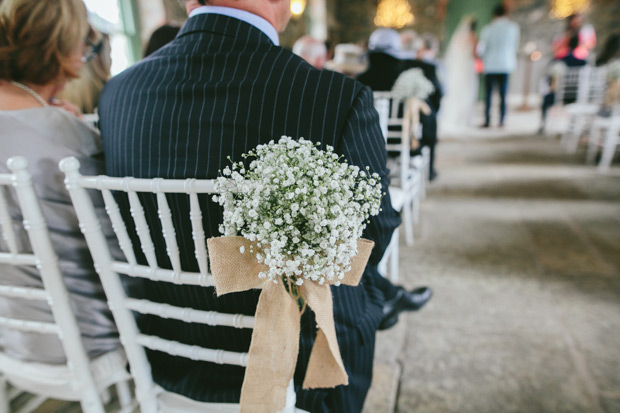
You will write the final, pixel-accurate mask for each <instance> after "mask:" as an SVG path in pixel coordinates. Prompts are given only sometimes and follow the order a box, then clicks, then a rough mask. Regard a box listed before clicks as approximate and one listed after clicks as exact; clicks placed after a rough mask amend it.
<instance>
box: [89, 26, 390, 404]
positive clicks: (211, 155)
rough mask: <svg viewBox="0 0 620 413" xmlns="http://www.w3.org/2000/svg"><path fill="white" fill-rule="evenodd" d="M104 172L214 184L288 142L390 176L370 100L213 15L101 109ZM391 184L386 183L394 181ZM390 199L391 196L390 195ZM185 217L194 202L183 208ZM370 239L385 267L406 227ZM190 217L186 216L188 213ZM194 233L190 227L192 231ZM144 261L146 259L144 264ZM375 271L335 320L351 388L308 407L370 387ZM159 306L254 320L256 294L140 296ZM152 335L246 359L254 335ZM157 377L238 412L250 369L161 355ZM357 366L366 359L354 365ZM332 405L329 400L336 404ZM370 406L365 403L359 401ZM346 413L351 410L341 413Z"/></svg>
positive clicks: (214, 217)
mask: <svg viewBox="0 0 620 413" xmlns="http://www.w3.org/2000/svg"><path fill="white" fill-rule="evenodd" d="M100 114H101V128H102V134H103V137H104V142H105V153H106V169H107V173H108V174H109V175H112V176H125V175H129V176H134V177H143V178H153V177H163V178H215V177H216V176H218V171H219V170H221V169H223V168H224V166H225V165H227V164H229V162H228V161H227V157H230V158H231V159H233V160H235V161H239V160H241V157H240V155H241V154H242V153H244V152H247V151H248V150H250V149H252V148H254V147H256V146H257V145H258V144H259V143H266V142H268V141H269V140H271V139H277V138H279V137H280V136H282V135H288V136H292V137H294V138H299V137H304V138H308V139H310V140H313V141H316V142H321V144H322V145H323V146H324V145H332V146H334V148H335V151H336V152H337V153H340V154H343V155H344V156H345V158H347V159H348V161H349V162H350V163H352V164H356V165H359V166H366V165H368V166H370V167H371V169H372V170H373V171H374V172H378V173H379V174H381V175H382V176H385V175H386V173H387V171H386V169H385V148H384V143H383V138H382V137H381V132H380V130H379V126H378V118H377V115H376V112H374V109H373V107H372V94H371V92H370V91H369V90H368V89H366V88H363V86H362V85H360V84H359V83H356V82H354V81H353V80H351V79H347V78H345V77H344V76H341V75H339V74H336V73H333V72H328V71H318V70H316V69H314V68H312V67H311V66H310V65H308V64H306V63H305V62H303V61H302V60H301V59H300V58H298V57H297V56H295V55H293V54H292V53H290V52H289V51H286V50H285V49H282V48H280V47H276V46H274V45H273V43H272V42H271V40H270V39H269V38H268V37H267V36H266V35H265V34H264V33H263V32H261V31H260V30H258V29H256V28H255V27H254V26H252V25H250V24H247V23H245V22H242V21H240V20H237V19H235V18H230V17H226V16H221V15H216V14H206V15H198V16H195V17H192V18H190V19H189V20H188V22H187V23H186V24H185V26H184V27H183V28H182V29H181V32H180V34H179V37H178V38H177V39H175V41H173V42H172V43H170V44H169V45H168V46H166V47H164V48H163V49H161V50H160V51H158V52H156V53H155V54H154V55H152V56H151V57H150V58H149V59H147V60H145V61H143V62H142V63H140V64H138V65H136V66H135V67H133V68H131V69H128V70H127V71H126V72H124V73H122V74H121V75H119V76H118V77H117V78H115V79H113V80H112V81H110V82H109V84H108V86H107V87H106V89H105V90H104V93H103V95H102V100H101V104H100ZM384 183H387V181H385V182H384ZM384 189H385V190H386V192H387V188H384ZM174 202H175V203H176V204H177V207H180V209H181V210H182V211H185V212H187V211H188V206H187V201H186V200H184V199H182V198H175V201H174ZM143 203H144V208H145V210H146V212H147V215H148V216H149V217H150V218H151V219H149V224H150V228H151V232H152V234H153V238H154V243H155V246H156V251H157V254H158V260H159V261H160V263H162V264H163V265H168V261H167V258H166V253H165V244H164V241H163V239H162V236H161V231H160V228H159V224H158V222H157V210H156V206H155V205H154V203H152V202H150V200H149V198H148V197H145V198H144V199H143ZM202 207H203V213H204V222H205V225H204V226H205V232H206V236H207V237H212V236H218V235H219V233H218V225H219V224H220V223H221V210H220V208H219V207H218V206H216V205H215V204H214V203H212V202H209V201H208V200H207V199H204V200H203V205H202ZM382 208H383V213H382V215H380V216H379V217H377V218H376V219H374V220H372V222H371V224H370V225H369V227H368V228H367V230H366V232H365V236H366V237H367V238H370V239H373V240H374V241H375V242H376V243H377V245H376V247H375V251H373V256H371V259H370V266H371V267H372V266H373V265H376V264H377V263H378V261H379V259H380V258H381V255H382V253H383V251H384V249H385V247H386V246H387V244H388V243H389V238H390V236H391V232H392V230H393V228H395V227H396V226H397V225H398V223H399V221H400V220H399V218H398V216H397V215H396V214H395V212H394V211H393V209H392V208H391V206H390V204H389V198H386V199H385V200H384V203H383V205H382ZM187 214H188V212H187ZM173 219H174V221H175V225H176V226H177V228H176V233H177V235H178V236H177V238H178V240H179V244H180V249H181V251H184V252H185V255H183V256H182V266H183V268H184V269H185V270H196V269H197V264H196V261H195V258H194V257H193V256H192V253H191V251H192V248H191V235H188V234H191V231H190V230H189V228H187V226H186V225H187V224H181V221H182V219H181V217H180V216H176V217H173ZM184 225H185V226H184ZM138 255H139V254H138ZM372 277H373V276H372V275H369V270H367V272H366V273H365V275H364V278H363V280H362V285H363V286H362V287H356V288H353V287H337V288H334V289H333V292H334V317H335V321H336V325H337V334H338V340H339V343H340V346H341V349H342V353H343V359H344V362H345V367H346V368H347V370H348V372H349V376H350V379H349V382H350V383H351V385H350V386H349V388H343V389H342V388H339V389H337V390H332V391H313V392H300V393H298V397H299V403H298V405H299V406H301V407H302V408H306V409H309V410H312V411H317V410H319V411H320V410H325V408H326V407H325V406H326V403H328V404H329V405H330V406H335V408H339V407H341V408H344V409H345V410H349V409H350V411H356V410H359V409H361V403H363V399H364V396H365V392H366V390H367V387H368V385H369V380H370V372H371V370H372V362H370V365H368V364H369V363H368V362H367V358H368V355H369V354H370V357H371V359H370V360H371V361H372V351H373V350H374V333H375V330H376V326H377V324H378V323H379V321H380V319H381V304H382V297H381V294H380V293H379V292H378V291H377V290H376V289H375V288H374V287H373V281H372ZM132 294H137V295H140V294H144V295H145V296H148V297H149V298H150V299H155V300H157V301H161V302H167V303H171V304H174V305H181V306H184V307H193V308H199V309H210V310H217V311H222V312H228V313H235V312H239V313H245V314H253V313H254V311H255V307H256V302H257V297H258V292H255V291H253V292H247V293H239V294H231V295H228V296H224V297H221V298H217V299H216V298H215V296H214V293H213V290H212V289H211V288H190V287H178V286H170V285H159V283H146V284H144V285H142V286H141V288H140V291H139V292H133V293H132ZM140 328H141V329H143V330H149V329H157V330H158V331H160V332H163V334H164V335H167V336H168V337H169V338H173V339H175V340H177V341H181V342H183V343H187V344H199V345H203V346H207V347H219V348H224V349H228V350H232V351H247V349H248V345H249V339H250V333H249V332H248V331H243V330H234V331H233V329H227V328H211V327H204V328H196V327H190V326H187V325H184V324H183V323H180V322H174V321H169V320H160V319H156V318H146V319H144V320H141V321H140ZM314 330H315V323H314V322H313V319H312V315H311V314H310V312H308V311H306V314H304V316H303V318H302V338H301V347H300V350H301V352H300V360H299V362H298V367H299V369H298V371H297V373H296V381H299V379H300V378H302V377H303V376H302V375H303V369H304V366H305V364H306V363H307V359H308V357H309V354H308V351H309V348H310V347H309V346H310V344H311V342H312V340H313V337H314V333H315V332H314ZM149 357H150V360H151V363H152V365H153V376H154V378H155V380H156V381H157V382H158V383H159V384H160V385H162V386H163V387H164V388H166V389H169V390H172V391H175V392H177V393H180V394H184V395H186V396H188V397H190V398H194V399H196V400H208V401H225V402H232V401H237V400H238V398H239V389H240V386H241V381H242V378H243V369H241V368H235V367H225V366H217V365H214V364H210V363H200V362H193V361H189V360H184V359H180V358H176V357H171V356H166V355H163V354H160V353H155V352H151V353H150V354H149ZM355 357H361V359H362V360H364V361H363V362H362V363H357V364H360V365H356V363H355V361H354V360H355ZM327 398H330V401H329V402H327ZM360 399H361V400H360ZM344 406H348V407H346V408H345V407H344Z"/></svg>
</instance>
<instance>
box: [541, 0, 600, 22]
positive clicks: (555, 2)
mask: <svg viewBox="0 0 620 413" xmlns="http://www.w3.org/2000/svg"><path fill="white" fill-rule="evenodd" d="M588 7H590V0H551V11H550V12H549V15H550V16H551V17H553V18H554V19H558V20H560V19H565V18H567V17H568V16H570V15H571V14H574V13H581V12H582V11H585V10H586V9H587V8H588Z"/></svg>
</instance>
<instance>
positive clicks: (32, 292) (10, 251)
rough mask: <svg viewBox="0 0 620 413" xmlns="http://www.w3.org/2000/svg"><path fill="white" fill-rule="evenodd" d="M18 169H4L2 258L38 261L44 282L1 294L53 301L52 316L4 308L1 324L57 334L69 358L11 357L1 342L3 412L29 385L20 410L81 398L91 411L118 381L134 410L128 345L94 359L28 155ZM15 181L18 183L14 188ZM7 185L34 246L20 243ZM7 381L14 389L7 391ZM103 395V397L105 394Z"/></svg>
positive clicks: (0, 177)
mask: <svg viewBox="0 0 620 413" xmlns="http://www.w3.org/2000/svg"><path fill="white" fill-rule="evenodd" d="M7 165H8V168H9V170H11V172H12V173H7V174H0V227H1V229H2V237H3V241H4V244H5V245H6V250H3V251H0V263H2V264H5V265H15V266H31V267H36V268H37V269H38V270H39V273H40V275H41V281H42V287H43V288H35V287H24V286H16V285H7V284H5V283H3V284H2V285H0V297H2V298H0V299H3V298H4V299H22V300H38V301H45V302H47V303H48V304H49V307H50V311H51V314H52V316H53V321H52V322H41V321H31V320H22V319H15V318H10V317H7V314H0V328H3V329H15V330H19V331H22V332H28V333H40V334H55V335H57V336H58V337H59V338H60V340H61V343H62V346H63V350H64V352H65V355H66V358H67V363H66V364H65V365H62V364H44V363H34V362H28V361H24V360H21V359H16V358H14V357H11V356H10V355H9V354H7V353H6V352H4V351H2V349H1V348H0V373H1V375H0V385H2V388H0V412H3V413H4V412H8V411H9V403H10V400H11V399H13V398H14V397H15V396H17V395H19V394H21V393H22V392H24V391H26V392H29V393H33V394H34V395H35V397H33V398H31V399H30V400H29V401H28V402H27V403H26V404H25V405H24V406H22V408H21V409H20V411H23V412H26V411H33V410H35V409H36V408H37V407H38V406H39V405H40V404H41V403H43V402H44V401H45V400H46V399H47V398H54V399H60V400H71V401H79V402H80V404H81V407H82V410H83V411H84V412H87V413H91V412H92V413H103V412H104V403H103V400H105V399H106V398H109V393H108V392H107V389H108V387H109V386H111V385H114V384H116V386H117V392H118V396H119V400H120V404H121V408H122V410H123V411H130V409H132V408H133V406H132V397H131V392H130V390H129V386H128V383H127V381H128V380H129V379H130V376H129V374H128V373H127V371H126V365H127V361H126V358H125V355H124V353H123V351H122V350H120V349H119V350H117V351H113V352H109V353H106V354H104V355H102V356H99V357H97V358H94V359H89V358H88V356H87V354H86V351H85V349H84V346H83V344H82V339H81V336H80V331H79V328H78V324H77V322H76V319H75V315H74V314H73V312H72V310H71V304H70V296H69V293H68V292H67V289H66V288H65V284H64V282H63V277H62V274H61V272H60V269H59V266H58V258H57V256H56V253H55V251H54V248H53V247H52V243H51V241H50V236H49V232H48V228H47V224H46V222H45V219H44V217H43V214H42V212H41V207H40V204H39V200H38V198H37V196H36V194H35V191H34V187H33V184H32V179H31V176H30V174H29V173H28V170H27V167H28V164H27V161H26V160H25V159H24V158H21V157H13V158H11V159H9V160H8V162H7ZM11 187H12V188H11ZM6 190H14V191H15V194H16V197H17V204H18V206H19V208H20V210H21V216H22V218H23V226H24V228H25V230H26V232H27V234H28V239H29V241H30V245H31V248H32V252H24V251H20V249H19V242H18V240H17V237H16V233H15V230H14V227H13V225H14V224H15V223H14V221H13V219H12V218H11V214H10V212H9V209H8V198H7V197H6V195H8V194H7V193H6V192H5V191H6ZM7 383H9V384H10V385H11V390H10V391H7V388H8V387H7ZM102 399H103V400H102Z"/></svg>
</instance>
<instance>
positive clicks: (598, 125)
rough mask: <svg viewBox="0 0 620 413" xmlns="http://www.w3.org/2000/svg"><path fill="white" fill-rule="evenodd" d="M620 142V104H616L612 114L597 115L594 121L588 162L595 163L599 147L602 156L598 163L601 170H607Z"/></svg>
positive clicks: (591, 128) (589, 137)
mask: <svg viewBox="0 0 620 413" xmlns="http://www.w3.org/2000/svg"><path fill="white" fill-rule="evenodd" d="M619 144H620V105H615V106H614V107H613V108H612V110H611V114H610V116H597V117H596V118H595V119H594V121H593V122H592V126H591V127H590V133H589V135H588V150H587V153H586V162H588V163H594V159H595V157H596V154H597V152H598V150H599V149H601V158H600V161H599V164H598V170H599V172H602V173H604V172H607V171H608V170H609V168H610V167H611V162H612V160H613V158H614V155H615V153H616V149H617V148H618V145H619Z"/></svg>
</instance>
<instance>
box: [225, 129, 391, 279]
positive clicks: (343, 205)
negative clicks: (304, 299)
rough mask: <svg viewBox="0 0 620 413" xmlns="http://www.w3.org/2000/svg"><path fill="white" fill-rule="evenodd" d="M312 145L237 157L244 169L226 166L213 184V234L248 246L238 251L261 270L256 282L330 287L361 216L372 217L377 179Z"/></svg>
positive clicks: (286, 143) (285, 143)
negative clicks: (216, 223)
mask: <svg viewBox="0 0 620 413" xmlns="http://www.w3.org/2000/svg"><path fill="white" fill-rule="evenodd" d="M317 145H318V144H316V145H315V144H313V143H312V142H311V141H308V140H305V139H303V138H301V139H299V140H294V139H292V138H290V137H287V136H283V137H282V138H281V139H280V140H279V141H278V142H274V141H271V142H269V143H268V144H266V145H259V146H257V147H256V149H255V150H252V151H250V152H249V153H247V154H244V155H243V158H245V160H246V162H245V164H244V163H243V162H238V163H233V164H232V166H231V167H230V168H229V167H226V168H225V169H224V170H223V171H222V175H223V176H221V177H220V178H218V179H217V180H216V191H217V192H218V193H219V196H215V197H214V200H215V201H216V202H218V203H219V204H220V205H222V206H223V207H224V223H223V224H222V225H221V226H220V232H221V233H222V234H223V235H225V236H229V235H241V236H243V237H244V238H246V239H247V240H249V241H250V242H251V243H252V248H251V251H245V248H243V247H242V248H241V253H251V254H255V255H256V260H257V261H258V262H259V263H264V264H265V265H266V266H267V267H268V268H269V269H268V270H267V271H266V272H261V273H260V274H258V276H259V277H260V278H264V279H269V280H273V281H274V282H276V283H277V282H279V280H280V279H282V280H283V281H284V282H285V283H287V284H288V283H292V284H291V286H293V285H297V286H301V285H302V284H303V283H304V280H311V281H314V282H317V283H318V284H320V285H323V284H324V283H326V282H327V283H329V284H335V285H338V284H339V282H338V281H339V280H341V279H342V278H343V277H344V274H345V273H346V272H347V271H349V269H350V268H351V258H352V257H354V256H355V255H356V254H357V240H358V238H360V237H361V235H362V230H363V229H364V228H365V226H366V223H367V222H368V218H369V216H371V215H377V214H378V213H379V205H380V202H381V197H382V192H381V183H380V179H379V176H378V175H377V174H370V173H369V172H368V168H366V169H367V170H366V171H364V170H360V168H359V167H357V166H352V165H348V164H347V163H346V162H345V160H344V159H343V158H342V156H338V155H337V154H335V153H334V152H333V148H332V147H330V146H327V148H326V150H325V151H322V150H320V149H319V148H318V147H317ZM248 162H249V163H248Z"/></svg>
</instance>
